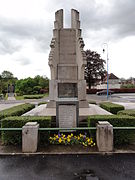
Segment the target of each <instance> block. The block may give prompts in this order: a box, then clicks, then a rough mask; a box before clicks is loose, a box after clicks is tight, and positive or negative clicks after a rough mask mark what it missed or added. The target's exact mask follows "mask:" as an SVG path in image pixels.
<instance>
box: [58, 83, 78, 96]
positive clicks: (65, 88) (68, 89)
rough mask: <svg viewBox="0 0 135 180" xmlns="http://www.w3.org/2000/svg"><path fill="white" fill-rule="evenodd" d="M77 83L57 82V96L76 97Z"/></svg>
mask: <svg viewBox="0 0 135 180" xmlns="http://www.w3.org/2000/svg"><path fill="white" fill-rule="evenodd" d="M77 96H78V94H77V83H58V97H59V98H71V97H77Z"/></svg>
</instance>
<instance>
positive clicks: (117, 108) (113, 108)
mask: <svg viewBox="0 0 135 180" xmlns="http://www.w3.org/2000/svg"><path fill="white" fill-rule="evenodd" d="M100 107H101V108H103V109H105V110H107V111H109V112H111V113H112V114H117V112H118V111H121V110H124V106H122V105H119V104H114V103H111V102H102V103H100Z"/></svg>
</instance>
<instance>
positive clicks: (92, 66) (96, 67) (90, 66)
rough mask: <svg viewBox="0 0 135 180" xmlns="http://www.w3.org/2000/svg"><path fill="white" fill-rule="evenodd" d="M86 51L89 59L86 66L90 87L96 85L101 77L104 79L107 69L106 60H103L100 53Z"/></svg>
mask: <svg viewBox="0 0 135 180" xmlns="http://www.w3.org/2000/svg"><path fill="white" fill-rule="evenodd" d="M85 53H86V61H87V65H86V68H85V79H86V82H87V84H88V86H89V89H90V88H91V86H92V85H94V84H95V83H96V81H97V80H99V78H100V79H101V80H103V79H104V77H105V75H106V70H105V67H104V64H105V60H103V59H102V58H101V56H100V54H98V53H97V52H95V51H91V50H86V51H85Z"/></svg>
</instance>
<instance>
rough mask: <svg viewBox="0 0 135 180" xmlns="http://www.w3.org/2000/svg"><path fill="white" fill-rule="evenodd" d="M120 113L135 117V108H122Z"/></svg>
mask: <svg viewBox="0 0 135 180" xmlns="http://www.w3.org/2000/svg"><path fill="white" fill-rule="evenodd" d="M117 114H118V115H128V116H134V117H135V110H133V109H130V110H122V111H119V112H118V113H117Z"/></svg>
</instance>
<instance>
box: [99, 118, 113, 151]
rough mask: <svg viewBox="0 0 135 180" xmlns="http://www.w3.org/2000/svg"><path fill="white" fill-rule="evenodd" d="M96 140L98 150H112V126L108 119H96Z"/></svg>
mask: <svg viewBox="0 0 135 180" xmlns="http://www.w3.org/2000/svg"><path fill="white" fill-rule="evenodd" d="M96 141H97V147H98V150H99V151H101V152H111V151H113V126H112V125H111V124H110V123H109V122H108V121H98V123H97V132H96Z"/></svg>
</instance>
